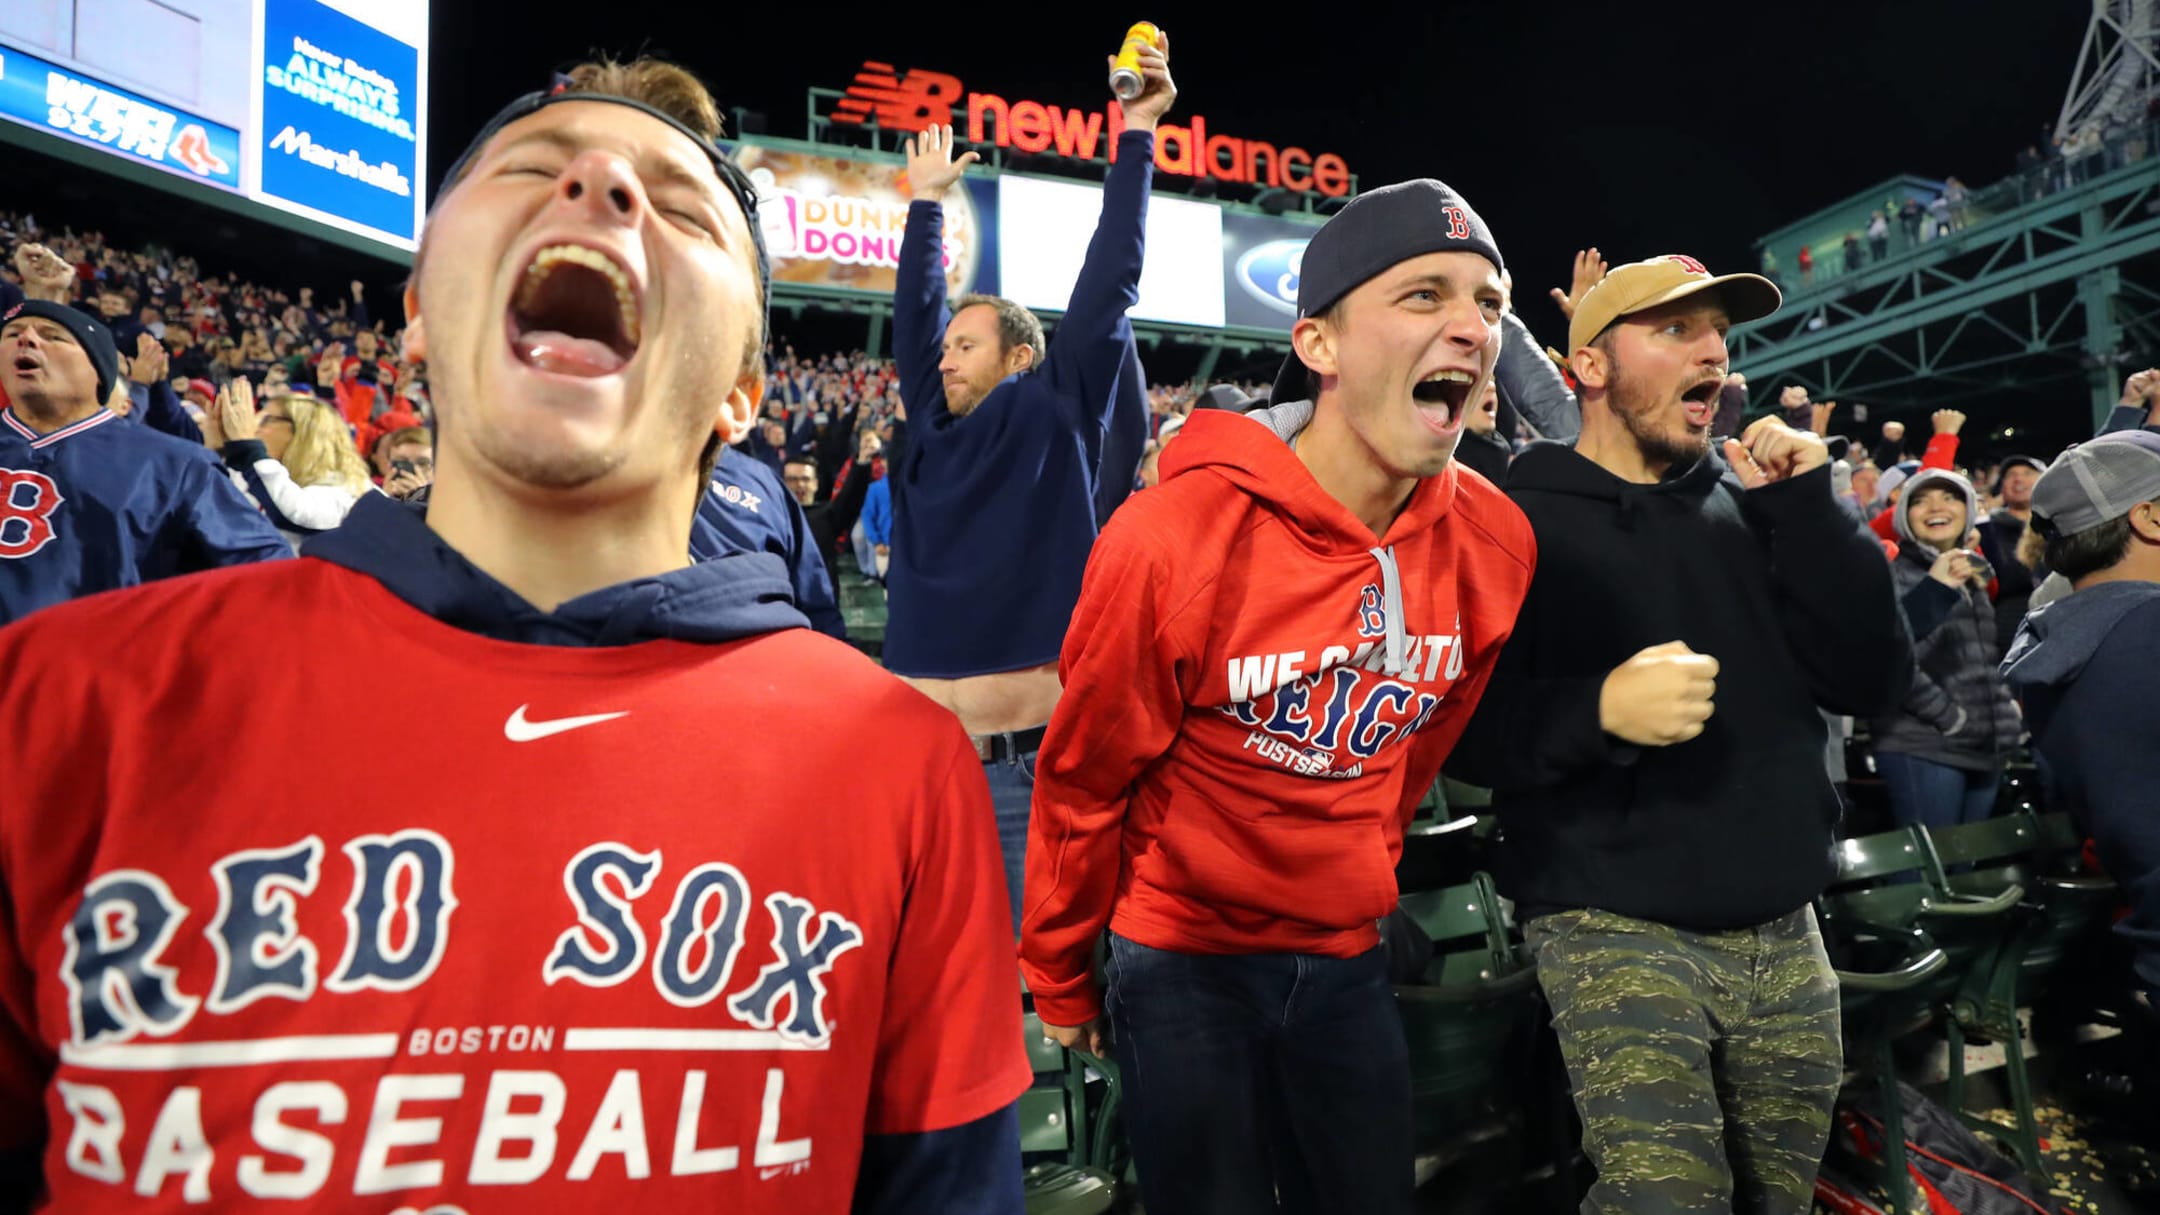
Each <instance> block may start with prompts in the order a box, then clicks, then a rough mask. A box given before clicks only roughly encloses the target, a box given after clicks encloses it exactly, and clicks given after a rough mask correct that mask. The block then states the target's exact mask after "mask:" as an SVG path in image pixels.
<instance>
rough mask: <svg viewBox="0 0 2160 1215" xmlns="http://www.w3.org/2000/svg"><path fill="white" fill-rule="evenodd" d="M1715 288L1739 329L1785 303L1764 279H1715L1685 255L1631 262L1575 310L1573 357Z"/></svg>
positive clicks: (1570, 328) (1616, 269)
mask: <svg viewBox="0 0 2160 1215" xmlns="http://www.w3.org/2000/svg"><path fill="white" fill-rule="evenodd" d="M1712 287H1715V288H1717V289H1718V296H1719V298H1721V299H1722V300H1723V301H1724V302H1725V315H1727V316H1729V317H1731V318H1732V322H1733V324H1735V325H1738V324H1740V323H1742V322H1743V321H1753V320H1760V319H1762V318H1763V317H1766V316H1769V315H1770V314H1771V313H1773V312H1776V311H1777V310H1778V305H1780V304H1782V303H1784V302H1785V301H1784V297H1783V296H1781V295H1779V294H1778V289H1777V287H1776V286H1775V285H1774V284H1773V283H1771V281H1770V280H1769V279H1766V278H1764V277H1762V276H1761V275H1759V274H1712V273H1710V268H1709V267H1707V266H1705V265H1703V264H1702V263H1701V262H1699V261H1696V260H1695V259H1694V258H1692V257H1689V256H1687V255H1686V254H1683V253H1668V254H1666V255H1665V256H1663V257H1653V258H1651V259H1650V260H1648V261H1641V262H1629V263H1628V264H1627V265H1625V266H1615V267H1614V268H1613V269H1612V270H1611V271H1610V272H1609V273H1607V274H1606V275H1605V277H1604V278H1603V279H1601V280H1599V282H1598V285H1597V286H1595V287H1592V288H1590V290H1589V291H1588V292H1585V293H1584V295H1583V297H1582V300H1581V302H1580V303H1578V304H1576V305H1575V317H1574V319H1573V320H1571V321H1569V322H1568V353H1569V354H1573V353H1574V352H1575V351H1577V350H1581V349H1582V348H1583V347H1585V346H1588V345H1589V344H1590V343H1592V342H1594V341H1596V340H1597V336H1598V335H1599V334H1601V333H1603V332H1605V331H1606V330H1607V329H1609V328H1611V327H1612V325H1613V324H1614V322H1616V321H1621V320H1625V319H1626V318H1627V317H1630V316H1632V315H1634V314H1635V313H1638V312H1642V311H1644V310H1646V309H1650V308H1655V307H1658V306H1659V305H1661V304H1670V303H1672V302H1673V301H1674V300H1679V299H1686V298H1687V297H1688V296H1691V295H1693V294H1695V293H1696V292H1698V291H1708V290H1709V289H1711V288H1712ZM1560 361H1561V362H1563V363H1564V362H1566V361H1567V360H1566V359H1564V358H1563V359H1562V360H1560Z"/></svg>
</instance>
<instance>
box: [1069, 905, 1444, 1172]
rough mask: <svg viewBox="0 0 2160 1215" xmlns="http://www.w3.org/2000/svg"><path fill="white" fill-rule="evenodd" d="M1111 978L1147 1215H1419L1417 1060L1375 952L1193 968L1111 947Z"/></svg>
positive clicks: (1110, 1003)
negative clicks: (1414, 1130) (1414, 1136)
mask: <svg viewBox="0 0 2160 1215" xmlns="http://www.w3.org/2000/svg"><path fill="white" fill-rule="evenodd" d="M1106 977H1107V979H1108V984H1107V988H1108V990H1107V993H1106V998H1105V1001H1104V1003H1105V1006H1106V1008H1107V1010H1108V1012H1109V1015H1110V1027H1111V1034H1112V1047H1113V1053H1114V1054H1115V1056H1116V1059H1117V1065H1118V1071H1119V1073H1120V1076H1121V1077H1122V1080H1123V1083H1124V1088H1125V1114H1126V1117H1127V1119H1128V1120H1129V1123H1130V1126H1129V1130H1130V1132H1131V1134H1130V1139H1131V1142H1132V1150H1133V1164H1134V1166H1135V1167H1136V1168H1137V1170H1138V1171H1139V1174H1140V1196H1141V1201H1142V1203H1143V1204H1144V1205H1145V1206H1146V1208H1147V1211H1148V1215H1257V1213H1261V1212H1272V1211H1277V1210H1281V1211H1284V1212H1292V1213H1295V1215H1317V1213H1320V1212H1330V1213H1333V1212H1339V1213H1340V1215H1409V1212H1410V1210H1411V1203H1412V1193H1411V1192H1412V1187H1413V1185H1414V1183H1415V1178H1414V1176H1413V1170H1414V1164H1413V1160H1412V1157H1413V1152H1412V1148H1411V1129H1410V1127H1411V1123H1410V1054H1409V1048H1408V1046H1407V1045H1406V1044H1405V1042H1404V1040H1403V1029H1402V1017H1401V1015H1400V1014H1399V1013H1397V1012H1396V1010H1395V995H1394V992H1393V991H1392V990H1391V989H1390V988H1389V986H1388V982H1387V974H1386V963H1385V960H1384V959H1383V957H1382V951H1381V950H1380V949H1378V948H1374V949H1370V950H1367V951H1366V952H1365V953H1363V954H1360V955H1359V956H1357V957H1354V958H1326V957H1318V956H1315V955H1312V954H1295V953H1270V954H1238V955H1206V954H1185V953H1173V952H1171V951H1169V950H1162V949H1152V948H1149V947H1148V946H1146V945H1141V944H1137V943H1135V942H1133V941H1128V940H1126V939H1125V938H1124V937H1121V936H1118V935H1117V934H1115V933H1112V934H1111V935H1110V958H1109V963H1108V966H1107V971H1106ZM1278 1204H1279V1205H1278Z"/></svg>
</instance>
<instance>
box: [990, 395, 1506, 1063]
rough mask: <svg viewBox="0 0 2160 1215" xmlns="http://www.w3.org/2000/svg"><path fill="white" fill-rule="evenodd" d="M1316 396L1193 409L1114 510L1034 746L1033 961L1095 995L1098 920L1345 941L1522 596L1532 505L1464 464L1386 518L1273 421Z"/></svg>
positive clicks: (1227, 940)
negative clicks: (1153, 468) (1364, 517)
mask: <svg viewBox="0 0 2160 1215" xmlns="http://www.w3.org/2000/svg"><path fill="white" fill-rule="evenodd" d="M1311 412H1312V406H1311V405H1310V403H1307V402H1291V403H1288V404H1284V405H1281V406H1278V407H1277V408H1275V409H1274V410H1272V411H1269V412H1268V413H1266V414H1253V415H1247V416H1238V415H1233V414H1228V413H1220V412H1202V413H1197V414H1195V415H1194V416H1193V417H1192V419H1191V421H1189V422H1188V423H1187V424H1186V426H1185V429H1184V431H1183V432H1182V433H1181V434H1180V436H1179V438H1178V441H1177V443H1176V444H1175V445H1173V446H1172V447H1170V448H1169V449H1168V451H1167V452H1165V454H1164V456H1163V463H1162V473H1163V483H1162V484H1161V485H1160V486H1159V487H1157V488H1156V489H1153V490H1149V491H1147V492H1145V493H1142V494H1139V495H1136V496H1135V497H1134V498H1133V499H1132V500H1131V501H1129V502H1127V503H1126V504H1125V505H1124V506H1123V507H1122V508H1121V509H1120V510H1119V511H1118V513H1117V514H1116V515H1115V516H1113V517H1112V518H1111V520H1110V523H1109V526H1108V527H1107V528H1106V529H1105V530H1104V532H1103V534H1102V538H1101V539H1100V540H1099V541H1098V542H1097V543H1096V545H1095V549H1094V552H1093V554H1092V555H1091V556H1090V558H1089V561H1088V568H1087V576H1086V579H1085V581H1084V583H1083V585H1082V589H1081V594H1080V603H1079V606H1078V608H1077V610H1076V611H1075V612H1074V613H1073V619H1072V627H1071V628H1070V630H1069V631H1068V632H1067V634H1066V639H1065V649H1064V655H1063V658H1062V661H1061V663H1060V674H1061V675H1062V676H1063V679H1064V685H1065V694H1064V696H1063V698H1062V699H1061V700H1060V701H1059V703H1058V708H1057V712H1056V713H1055V715H1053V716H1052V718H1051V720H1050V727H1049V733H1048V736H1047V737H1046V738H1045V740H1044V746H1043V750H1042V755H1041V766H1040V767H1039V768H1038V769H1037V771H1036V774H1035V776H1036V784H1035V808H1034V822H1033V825H1032V828H1031V830H1030V832H1029V835H1028V857H1027V893H1026V898H1025V900H1024V902H1023V905H1022V909H1023V917H1022V921H1021V925H1022V926H1021V959H1022V969H1023V972H1024V974H1025V976H1026V978H1027V982H1028V987H1029V989H1030V990H1031V991H1033V992H1034V993H1035V1000H1036V1008H1037V1010H1038V1011H1039V1012H1040V1013H1041V1014H1042V1017H1043V1019H1044V1020H1045V1021H1047V1022H1050V1023H1051V1024H1055V1025H1079V1024H1082V1023H1084V1022H1086V1021H1087V1020H1088V1019H1089V1018H1090V1017H1093V1016H1095V1015H1096V1014H1097V1013H1099V1012H1100V1009H1099V1008H1098V1007H1097V1006H1096V1003H1095V1000H1094V997H1093V995H1092V989H1091V987H1090V984H1089V982H1088V980H1089V973H1090V969H1091V965H1092V962H1093V951H1094V943H1095V937H1096V935H1097V934H1098V933H1099V932H1100V931H1101V929H1102V927H1103V925H1104V923H1105V921H1107V922H1108V924H1109V927H1110V928H1111V929H1112V930H1114V931H1116V932H1117V933H1118V934H1119V935H1121V936H1124V937H1127V938H1129V939H1131V940H1133V941H1136V942H1138V943H1140V944H1143V945H1148V946H1152V947H1154V948H1157V949H1166V950H1174V951H1178V952H1184V953H1197V954H1234V953H1270V952H1297V953H1311V954H1322V955H1327V956H1333V957H1351V956H1355V955H1356V954H1359V953H1361V952H1363V951H1365V950H1367V949H1370V948H1372V947H1373V946H1374V945H1375V944H1377V943H1378V940H1379V936H1378V932H1377V930H1376V929H1375V927H1374V922H1375V921H1376V920H1378V919H1380V918H1381V917H1382V916H1385V915H1386V914H1387V913H1388V912H1389V911H1390V910H1392V909H1393V908H1394V906H1395V902H1396V888H1395V874H1394V867H1395V862H1396V860H1397V858H1398V856H1399V855H1400V853H1401V851H1402V832H1403V827H1404V825H1405V823H1406V821H1407V820H1408V818H1409V816H1410V815H1411V813H1412V812H1413V811H1414V809H1415V807H1416V805H1417V803H1418V801H1419V799H1420V798H1422V797H1423V796H1424V794H1425V791H1426V789H1427V788H1428V787H1429V786H1430V785H1431V783H1432V781H1433V779H1434V777H1435V776H1436V775H1437V774H1438V772H1439V767H1440V762H1441V760H1442V759H1443V758H1444V757H1445V756H1446V754H1447V751H1448V749H1449V747H1451V746H1452V745H1453V744H1454V741H1455V739H1456V737H1457V736H1458V735H1459V734H1460V733H1461V732H1462V729H1463V726H1464V724H1465V722H1466V721H1467V720H1468V719H1469V716H1470V711H1471V709H1472V707H1473V706H1474V705H1475V704H1476V703H1477V698H1478V695H1479V692H1480V690H1481V689H1482V688H1483V686H1484V683H1485V680H1486V678H1487V677H1488V675H1489V673H1490V671H1491V669H1492V664H1493V662H1494V659H1495V657H1496V656H1497V655H1498V653H1499V649H1500V645H1501V643H1502V642H1503V641H1505V640H1506V638H1507V635H1508V631H1509V629H1510V628H1512V627H1513V625H1514V622H1515V613H1516V608H1517V606H1518V605H1519V604H1520V603H1521V602H1522V598H1523V595H1524V593H1525V591H1526V589H1527V587H1528V584H1529V581H1530V574H1531V569H1532V566H1533V564H1534V562H1535V555H1536V550H1535V547H1534V545H1533V543H1532V540H1531V536H1530V529H1529V526H1528V524H1527V523H1526V522H1525V521H1524V519H1523V517H1522V512H1520V511H1519V510H1517V509H1515V507H1513V506H1512V505H1510V504H1509V503H1508V501H1507V499H1506V498H1505V497H1504V496H1503V495H1502V494H1501V493H1500V492H1499V491H1498V490H1496V489H1494V488H1493V486H1492V485H1491V484H1490V483H1489V482H1487V481H1485V480H1484V479H1483V478H1481V477H1479V476H1477V475H1476V474H1475V473H1471V472H1468V471H1466V470H1464V469H1462V468H1461V467H1459V466H1457V465H1454V464H1450V465H1449V467H1448V468H1447V469H1446V470H1445V471H1443V472H1442V473H1441V474H1440V475H1438V476H1434V477H1428V478H1426V479H1425V480H1424V481H1422V482H1420V483H1419V485H1418V487H1417V489H1416V491H1415V492H1414V493H1413V494H1412V495H1411V497H1410V500H1409V502H1408V504H1407V505H1406V506H1405V507H1404V508H1403V511H1402V513H1401V515H1400V516H1399V517H1397V519H1396V520H1395V522H1394V524H1393V525H1392V526H1391V527H1390V528H1389V529H1388V534H1387V535H1386V536H1385V537H1384V538H1382V539H1380V540H1378V541H1376V540H1375V539H1374V537H1373V535H1372V532H1371V531H1370V529H1368V528H1366V527H1365V526H1364V525H1363V524H1362V523H1360V522H1359V521H1358V519H1357V518H1356V517H1355V516H1353V515H1352V514H1351V513H1350V511H1349V509H1348V508H1346V507H1345V506H1343V505H1342V504H1341V503H1340V502H1338V501H1336V500H1335V499H1334V498H1333V497H1331V496H1330V495H1329V494H1328V493H1327V491H1326V490H1324V489H1322V488H1321V487H1320V485H1319V483H1318V482H1316V481H1314V480H1313V478H1312V475H1311V473H1310V472H1308V471H1307V470H1306V468H1305V466H1304V465H1303V464H1302V463H1301V462H1300V461H1299V460H1298V458H1297V456H1296V454H1295V453H1294V452H1293V451H1292V450H1291V447H1290V445H1289V443H1288V442H1286V441H1285V440H1286V439H1288V438H1289V437H1291V436H1292V435H1294V434H1295V433H1296V432H1297V431H1299V430H1301V429H1303V427H1304V425H1305V423H1306V422H1307V421H1308V420H1309V419H1310V417H1311Z"/></svg>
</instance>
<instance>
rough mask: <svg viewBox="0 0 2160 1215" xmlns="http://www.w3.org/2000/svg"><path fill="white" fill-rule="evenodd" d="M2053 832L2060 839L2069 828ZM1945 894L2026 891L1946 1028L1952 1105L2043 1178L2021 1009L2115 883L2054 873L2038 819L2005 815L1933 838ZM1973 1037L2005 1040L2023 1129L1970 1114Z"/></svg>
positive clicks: (2095, 920) (2099, 912)
mask: <svg viewBox="0 0 2160 1215" xmlns="http://www.w3.org/2000/svg"><path fill="white" fill-rule="evenodd" d="M2067 825H2068V824H2067V821H2065V822H2064V823H2063V824H2062V825H2061V826H2059V827H2055V828H2051V830H2052V831H2053V832H2055V833H2057V834H2058V836H2059V833H2060V832H2061V831H2062V830H2063V829H2064V828H2066V827H2067ZM1928 838H1929V843H1930V844H1931V846H1932V847H1933V849H1934V852H1935V859H1936V862H1937V868H1936V871H1937V873H1938V874H1939V875H1940V881H1941V884H1942V886H1943V889H1944V890H1945V891H1946V892H1947V893H1950V894H1952V895H1955V896H1960V897H1964V898H1968V899H1972V898H1988V897H1994V896H1998V895H2000V894H2001V893H2002V892H2003V891H2006V890H2010V889H2018V890H2022V891H2025V892H2027V893H2026V897H2025V898H2024V899H2022V900H2021V901H2020V902H2019V904H2018V906H2017V907H2016V908H2015V910H2014V912H2013V914H2012V915H2011V917H2010V921H2011V923H2010V930H2009V931H2008V932H2006V933H2005V935H2004V936H2003V937H2002V939H2001V940H2000V941H1999V943H1998V945H1997V948H1996V950H1995V951H1994V953H1993V954H1992V955H1991V956H1990V957H1989V959H1988V962H1987V964H1986V965H1985V966H1982V967H1976V968H1975V969H1974V970H1973V971H1972V972H1971V973H1970V974H1968V975H1967V976H1966V980H1965V983H1964V985H1963V986H1962V987H1961V988H1960V990H1959V992H1958V994H1957V998H1956V1000H1955V1002H1954V1003H1953V1004H1952V1006H1951V1017H1950V1019H1949V1021H1948V1023H1947V1024H1946V1026H1945V1031H1946V1033H1947V1034H1948V1036H1949V1039H1950V1084H1949V1093H1948V1098H1949V1104H1950V1107H1951V1108H1952V1109H1955V1110H1957V1111H1958V1113H1959V1114H1960V1116H1962V1117H1964V1119H1965V1121H1966V1122H1967V1124H1968V1125H1970V1126H1971V1127H1972V1128H1973V1129H1974V1130H1976V1131H1979V1132H1981V1133H1983V1134H1988V1135H1992V1136H1994V1137H1996V1138H1999V1139H2002V1140H2003V1141H2004V1142H2006V1143H2008V1144H2009V1146H2010V1147H2011V1149H2012V1150H2013V1151H2015V1152H2016V1153H2017V1156H2018V1160H2019V1163H2020V1164H2022V1165H2024V1166H2025V1167H2026V1168H2027V1169H2029V1170H2031V1171H2033V1172H2034V1173H2036V1174H2038V1175H2040V1176H2046V1175H2047V1174H2046V1168H2045V1166H2044V1164H2043V1162H2042V1157H2041V1153H2040V1129H2039V1123H2038V1121H2037V1119H2036V1117H2035V1113H2034V1105H2035V1101H2034V1093H2033V1084H2032V1079H2031V1075H2030V1072H2029V1069H2028V1068H2027V1066H2026V1063H2025V1052H2024V1049H2023V1041H2024V1035H2023V1031H2022V1027H2021V1026H2020V1024H2019V1021H2018V1009H2019V1008H2020V1007H2024V1006H2028V1005H2030V1004H2031V1002H2032V1001H2033V1000H2034V999H2035V998H2037V997H2038V996H2039V995H2040V994H2041V993H2042V990H2043V988H2044V986H2045V984H2046V983H2047V981H2048V980H2049V978H2050V977H2051V976H2052V975H2053V974H2054V973H2055V971H2056V970H2057V969H2058V968H2059V967H2060V966H2061V964H2062V961H2063V959H2064V957H2065V956H2066V954H2067V952H2068V950H2069V949H2070V947H2071V946H2072V945H2073V944H2075V943H2076V942H2077V941H2079V940H2081V939H2083V938H2084V937H2085V936H2086V935H2087V934H2089V933H2091V932H2093V931H2094V930H2095V929H2097V928H2098V927H2099V926H2100V925H2101V924H2102V923H2103V921H2104V917H2105V916H2106V913H2107V908H2108V905H2109V902H2110V900H2111V897H2112V895H2113V892H2114V883H2113V882H2111V881H2109V880H2108V879H2106V878H2103V877H2097V876H2091V875H2084V874H2075V873H2073V874H2064V873H2060V872H2053V871H2050V866H2049V864H2048V862H2047V859H2046V858H2047V857H2048V855H2049V854H2050V853H2051V852H2052V851H2053V849H2051V848H2050V847H2049V845H2048V844H2047V843H2045V842H2044V841H2043V831H2042V827H2041V823H2040V819H2039V817H2038V816H2036V815H2033V814H2029V813H2022V812H2020V813H2014V814H2006V815H2002V816H2000V817H1997V818H1991V819H1986V820H1983V821H1981V822H1977V823H1966V824H1963V825H1961V826H1957V827H1950V828H1945V829H1943V830H1939V831H1931V832H1929V833H1928ZM1968 1037H1973V1038H1979V1039H1984V1040H1987V1041H1992V1042H1998V1043H2001V1044H2002V1046H2003V1048H2004V1059H2005V1062H2004V1072H2005V1075H2006V1076H2007V1078H2008V1081H2009V1088H2010V1099H2011V1107H2012V1109H2013V1111H2014V1112H2015V1115H2016V1118H2017V1124H2016V1126H2015V1127H2014V1128H2011V1129H2009V1130H2006V1129H2005V1128H2003V1127H2000V1126H1997V1125H1996V1124H1994V1123H1991V1122H1987V1121H1985V1120H1984V1119H1979V1118H1975V1117H1973V1116H1972V1115H1970V1114H1967V1113H1965V1110H1964V1106H1963V1097H1964V1092H1965V1067H1964V1062H1965V1049H1964V1048H1965V1042H1966V1039H1967V1038H1968Z"/></svg>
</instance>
